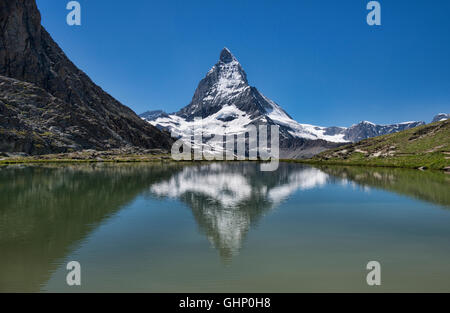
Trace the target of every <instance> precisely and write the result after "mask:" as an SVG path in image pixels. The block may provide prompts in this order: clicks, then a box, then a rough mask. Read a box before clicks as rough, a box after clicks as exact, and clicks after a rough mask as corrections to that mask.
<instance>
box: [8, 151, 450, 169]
mask: <svg viewBox="0 0 450 313" xmlns="http://www.w3.org/2000/svg"><path fill="white" fill-rule="evenodd" d="M377 161H378V162H377ZM389 161H390V160H385V162H380V160H374V162H371V163H365V162H360V161H359V162H358V161H338V160H327V161H324V160H315V159H280V160H279V162H283V163H299V164H307V165H316V166H327V165H330V166H352V167H372V168H403V169H414V170H422V171H424V170H427V171H428V170H432V171H440V172H447V173H450V168H449V167H444V168H442V167H435V166H433V165H430V164H421V163H414V162H409V163H408V164H395V162H399V160H391V162H389ZM400 161H403V162H405V160H400ZM211 162H227V163H228V162H263V161H261V160H214V161H208V160H201V161H200V160H180V161H177V160H173V159H172V158H171V157H170V155H126V156H114V157H112V158H57V157H47V158H46V157H45V156H41V157H36V156H35V157H22V158H5V159H0V167H2V166H8V165H27V164H30V165H31V164H33V165H39V164H94V163H104V164H118V163H191V164H193V163H211ZM425 163H426V162H425Z"/></svg>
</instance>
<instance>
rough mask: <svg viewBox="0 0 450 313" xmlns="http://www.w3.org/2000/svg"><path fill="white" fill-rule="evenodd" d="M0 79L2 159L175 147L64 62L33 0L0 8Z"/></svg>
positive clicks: (14, 0) (8, 1)
mask: <svg viewBox="0 0 450 313" xmlns="http://www.w3.org/2000/svg"><path fill="white" fill-rule="evenodd" d="M0 76H1V77H0V88H1V94H0V96H1V98H0V121H1V123H0V152H24V153H27V154H46V153H60V152H68V151H71V150H83V149H96V150H109V149H113V148H122V147H139V148H143V149H152V148H162V149H165V150H168V149H170V146H171V143H172V142H173V140H172V139H171V138H170V136H168V135H167V134H164V133H162V132H161V131H159V130H158V129H156V128H155V127H153V126H152V125H149V124H148V123H145V122H144V121H142V119H141V118H139V117H138V116H137V115H136V114H135V113H134V112H133V111H132V110H131V109H129V108H128V107H126V106H124V105H122V104H121V103H120V102H118V101H117V100H115V99H114V98H113V97H111V96H110V95H109V94H107V93H106V92H105V91H103V90H102V89H101V88H100V87H99V86H97V85H96V84H94V83H93V82H92V81H91V79H90V78H89V77H88V76H87V75H86V74H85V73H83V72H82V71H81V70H80V69H78V68H77V67H76V66H75V65H74V64H73V63H72V62H71V61H70V60H69V59H68V58H67V57H66V55H65V54H64V52H63V51H62V50H61V48H60V47H59V46H58V45H57V44H56V43H55V42H54V41H53V39H52V38H51V36H50V35H49V33H48V32H47V31H46V30H45V29H44V28H43V27H42V26H41V15H40V13H39V11H38V8H37V6H36V2H35V0H2V1H1V2H0ZM33 92H35V94H33Z"/></svg>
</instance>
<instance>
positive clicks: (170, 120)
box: [141, 48, 422, 158]
mask: <svg viewBox="0 0 450 313" xmlns="http://www.w3.org/2000/svg"><path fill="white" fill-rule="evenodd" d="M141 117H142V118H143V119H145V120H147V121H148V122H150V123H151V124H152V125H154V126H157V127H158V128H160V129H165V130H168V131H170V132H172V134H173V135H174V136H176V137H181V136H183V134H186V133H187V132H189V131H190V130H191V129H192V127H193V126H194V125H196V121H195V120H196V119H197V118H201V119H202V127H203V133H204V136H205V137H208V136H210V135H211V136H212V135H215V134H219V135H220V134H225V133H227V134H238V133H241V132H245V131H246V127H247V126H248V125H278V126H280V156H281V157H282V158H301V157H311V156H313V155H315V154H317V153H319V152H322V151H324V150H327V149H330V148H334V147H336V146H339V145H342V144H345V143H348V142H354V141H359V140H362V139H366V138H368V137H373V136H379V135H384V134H385V133H388V132H394V131H400V130H403V129H406V128H410V127H415V126H418V125H421V124H422V122H409V123H402V124H396V125H387V126H382V125H375V124H372V123H367V122H361V123H360V124H358V125H354V126H352V127H350V128H344V127H319V126H313V125H308V124H300V123H298V122H297V121H295V120H294V119H292V117H291V116H289V114H288V113H287V112H286V111H284V110H283V109H282V108H281V107H280V106H279V105H278V104H277V103H275V102H274V101H272V100H270V99H269V98H267V97H265V96H264V95H263V94H262V93H261V92H259V91H258V89H256V88H255V87H252V86H250V84H249V82H248V80H247V74H246V73H245V71H244V69H243V67H242V65H241V64H240V63H239V61H238V60H237V59H236V57H235V56H234V55H233V54H232V53H231V52H230V50H229V49H227V48H224V49H223V50H222V52H221V53H220V57H219V61H218V62H217V63H216V64H215V65H214V66H213V67H212V68H211V70H210V71H209V72H208V73H207V74H206V77H205V78H203V79H202V80H201V81H200V83H199V85H198V87H197V90H196V91H195V93H194V97H193V98H192V101H191V103H190V104H189V105H187V106H186V107H184V108H183V109H181V110H180V111H179V112H177V113H173V114H167V113H165V112H162V111H149V112H146V113H144V114H142V115H141Z"/></svg>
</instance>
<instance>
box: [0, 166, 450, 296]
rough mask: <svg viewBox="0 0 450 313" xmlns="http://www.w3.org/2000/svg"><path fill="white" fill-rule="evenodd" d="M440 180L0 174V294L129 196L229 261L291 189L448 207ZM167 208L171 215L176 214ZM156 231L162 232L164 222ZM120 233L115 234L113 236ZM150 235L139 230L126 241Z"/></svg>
mask: <svg viewBox="0 0 450 313" xmlns="http://www.w3.org/2000/svg"><path fill="white" fill-rule="evenodd" d="M449 179H450V178H449V177H448V175H446V174H444V173H439V172H420V171H414V170H398V169H378V168H375V169H366V168H356V167H351V168H346V167H332V166H330V167H323V168H311V167H306V166H302V165H299V164H294V163H281V164H280V168H279V170H278V171H276V172H273V173H266V172H260V171H259V165H258V164H257V163H214V164H203V165H181V164H172V165H163V166H162V165H115V166H112V165H74V166H46V167H42V166H32V167H22V166H12V167H6V168H1V169H0V203H1V206H0V251H1V255H2V257H1V258H0V291H30V292H34V291H39V290H40V289H41V286H42V285H44V284H45V282H46V281H47V280H48V279H49V278H50V277H51V275H52V273H53V272H54V271H55V270H56V269H57V268H58V267H59V266H60V265H61V262H63V261H64V259H65V258H66V257H67V256H68V255H69V254H71V253H72V252H73V251H74V250H76V249H78V248H79V247H80V243H82V242H86V241H87V240H88V239H89V238H90V236H91V235H92V233H93V232H94V231H95V230H96V229H98V228H99V226H101V225H105V224H107V223H108V222H109V220H110V218H111V217H112V216H115V215H116V214H117V213H118V212H119V211H121V210H123V209H124V208H127V207H128V206H129V205H130V204H131V203H133V202H135V200H136V199H137V198H138V197H139V196H144V197H140V200H139V201H144V202H145V201H146V199H147V200H148V199H151V201H153V200H155V199H160V200H167V199H173V200H177V201H180V202H182V203H184V204H186V205H187V207H188V208H189V210H190V211H191V212H192V215H193V217H194V220H195V222H196V223H197V225H198V231H199V232H200V234H202V235H203V236H205V237H206V238H207V239H208V240H209V242H210V243H211V245H212V246H213V247H214V248H215V249H217V251H218V253H219V255H220V257H221V259H222V261H223V262H225V263H230V262H231V261H232V259H233V258H234V257H236V256H237V255H238V254H239V253H240V252H241V250H242V249H245V247H246V238H247V236H248V234H249V233H251V231H252V229H253V228H255V227H257V225H258V224H259V223H260V222H261V221H262V219H263V217H264V216H266V215H267V216H268V215H269V214H270V213H271V212H272V211H274V210H275V209H276V208H279V207H281V208H282V207H283V206H282V203H283V202H286V201H288V200H289V199H290V198H291V197H292V196H293V195H294V194H295V193H298V192H301V191H306V190H312V189H317V188H326V187H327V185H333V184H335V185H359V186H362V187H372V188H379V189H382V190H386V191H390V192H395V193H398V194H401V195H406V196H409V197H414V198H417V199H419V200H423V201H427V202H430V203H434V204H438V205H441V206H442V207H444V208H450V198H449V194H448V191H447V189H448V185H449V183H450V181H449ZM148 197H149V198H148ZM305 199H306V198H305ZM321 201H324V203H326V199H323V200H321ZM145 203H147V202H145ZM167 203H169V204H168V205H169V207H170V208H171V209H173V210H174V211H173V212H174V213H173V214H177V212H178V213H179V211H177V209H181V210H182V209H183V208H184V206H178V205H175V204H170V203H171V202H170V201H169V202H167ZM154 205H155V204H154ZM154 205H153V206H154ZM304 205H306V206H307V205H308V204H303V206H302V205H300V206H299V208H303V209H305V207H304ZM330 205H331V204H330ZM156 206H158V204H156ZM149 207H152V205H150V204H149V205H148V206H146V205H144V206H142V207H141V209H145V210H148V208H149ZM166 208H167V207H166ZM166 213H167V210H166ZM169 215H170V214H169ZM153 218H157V215H152V219H153ZM168 221H169V223H170V221H171V219H170V218H169V220H168ZM153 222H154V223H157V222H155V221H153ZM131 227H133V225H132V226H131ZM162 227H164V228H166V227H167V228H168V229H167V233H168V234H170V233H171V228H170V227H173V225H172V226H170V225H165V224H164V225H163V226H162ZM189 227H192V225H191V224H189ZM121 234H122V233H121V232H120V230H118V232H117V236H120V235H121ZM152 234H154V233H152V232H151V230H148V233H147V230H145V231H144V232H143V233H136V234H135V236H139V237H140V236H142V237H148V236H153V235H152ZM169 237H170V236H169ZM159 239H161V240H163V239H162V238H153V240H159ZM159 245H161V246H164V244H163V243H159ZM200 245H201V246H203V245H204V242H203V241H201V243H200ZM113 252H114V253H118V254H120V253H121V252H120V251H113Z"/></svg>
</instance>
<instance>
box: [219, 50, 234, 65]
mask: <svg viewBox="0 0 450 313" xmlns="http://www.w3.org/2000/svg"><path fill="white" fill-rule="evenodd" d="M220 61H222V62H223V63H230V62H233V61H237V59H236V58H235V57H234V55H233V54H232V53H231V51H230V50H229V49H228V48H227V47H225V48H223V49H222V52H221V53H220Z"/></svg>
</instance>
